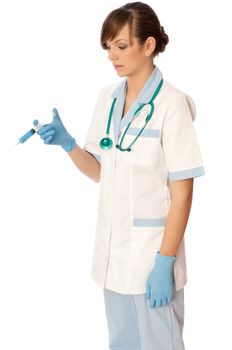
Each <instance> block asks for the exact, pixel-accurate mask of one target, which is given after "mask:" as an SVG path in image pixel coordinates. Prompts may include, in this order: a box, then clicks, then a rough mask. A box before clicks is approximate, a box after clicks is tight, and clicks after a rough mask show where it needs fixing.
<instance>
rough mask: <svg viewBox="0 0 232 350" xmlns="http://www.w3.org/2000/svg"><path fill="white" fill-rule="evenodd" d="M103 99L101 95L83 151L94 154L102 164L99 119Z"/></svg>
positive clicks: (96, 104)
mask: <svg viewBox="0 0 232 350" xmlns="http://www.w3.org/2000/svg"><path fill="white" fill-rule="evenodd" d="M100 105H101V99H100V93H99V94H98V96H97V101H96V103H95V106H94V112H93V115H92V118H91V121H90V125H89V129H88V132H87V135H86V138H85V142H84V146H83V149H84V150H86V151H87V152H89V153H90V154H92V155H93V156H94V157H95V158H96V159H97V161H98V162H99V163H100V162H101V156H100V145H99V128H100V125H99V124H100V123H99V118H100V115H101V108H100Z"/></svg>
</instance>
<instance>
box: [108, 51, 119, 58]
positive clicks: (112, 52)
mask: <svg viewBox="0 0 232 350" xmlns="http://www.w3.org/2000/svg"><path fill="white" fill-rule="evenodd" d="M116 58H117V55H116V53H115V51H114V50H112V49H110V50H109V51H108V59H109V60H110V61H113V60H115V59H116Z"/></svg>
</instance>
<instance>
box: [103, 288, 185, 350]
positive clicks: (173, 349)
mask: <svg viewBox="0 0 232 350" xmlns="http://www.w3.org/2000/svg"><path fill="white" fill-rule="evenodd" d="M103 293H104V302H105V312H106V319H107V325H108V331H109V349H111V350H184V349H185V348H184V342H183V338H182V332H183V326H184V288H183V289H181V290H179V291H178V292H176V291H175V290H174V295H173V299H172V301H171V302H170V303H169V304H167V305H165V306H161V307H159V308H150V307H149V304H148V302H149V301H148V300H146V294H137V295H134V294H120V293H116V292H114V291H112V290H109V289H103Z"/></svg>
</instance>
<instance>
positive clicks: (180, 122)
mask: <svg viewBox="0 0 232 350" xmlns="http://www.w3.org/2000/svg"><path fill="white" fill-rule="evenodd" d="M161 78H162V73H161V71H160V70H159V68H158V67H157V65H156V66H154V70H153V72H152V74H151V75H150V77H149V79H148V80H147V81H146V83H145V85H144V87H143V89H142V90H141V92H140V94H139V96H138V98H137V99H136V101H135V102H134V103H133V105H132V106H131V107H130V109H129V110H128V112H127V113H126V115H125V116H124V117H123V118H122V119H121V117H122V111H123V106H124V103H125V96H126V89H127V78H125V79H124V80H123V81H122V82H120V83H118V82H117V83H114V84H111V85H108V86H106V87H105V88H103V89H102V90H101V91H100V93H99V95H98V99H97V103H96V105H95V110H94V113H93V117H92V120H91V124H90V127H89V130H88V133H87V136H86V140H85V144H84V147H83V148H84V149H85V150H87V151H88V152H90V153H91V154H93V155H94V156H95V157H96V159H97V160H98V161H99V162H100V163H101V173H100V193H99V205H98V219H97V225H96V233H95V247H94V252H93V259H92V269H91V276H92V278H93V279H94V281H95V282H96V283H97V284H98V285H99V286H100V287H101V288H107V289H110V290H113V291H115V292H118V293H122V294H140V293H146V281H147V278H148V275H149V273H150V271H151V269H152V268H153V267H154V262H155V259H154V258H155V253H156V252H157V251H158V250H159V248H160V246H161V243H162V239H163V233H164V228H165V222H166V217H167V214H168V210H169V207H170V204H171V196H170V187H169V182H170V181H173V180H181V179H187V178H193V177H197V176H201V175H204V174H205V171H204V167H203V162H202V157H201V154H200V150H199V146H198V140H197V136H196V132H195V129H194V124H193V121H194V119H195V115H196V111H195V105H194V102H193V100H192V99H191V98H190V96H188V95H187V94H185V93H184V92H182V91H180V90H179V89H177V88H176V87H174V86H173V85H171V84H170V83H168V82H167V81H166V80H165V79H164V80H163V85H162V87H161V90H160V91H159V93H158V95H157V97H156V98H155V100H154V105H155V109H154V112H153V115H152V118H151V120H150V121H149V122H148V124H147V126H146V128H145V129H144V131H143V133H142V134H141V135H140V137H139V138H138V139H137V141H136V142H135V143H134V145H133V146H132V150H131V152H127V151H124V152H122V151H120V150H118V149H117V148H116V147H115V145H116V143H117V142H118V141H119V140H120V138H121V136H122V134H123V132H124V130H125V128H126V127H127V125H128V122H129V121H131V120H132V119H133V114H134V112H135V110H136V109H137V107H138V106H139V105H140V103H143V102H149V101H150V99H151V97H152V95H153V93H154V91H155V89H156V87H157V86H158V83H159V82H160V79H161ZM113 97H117V102H116V105H115V109H114V113H113V117H112V122H111V128H110V137H111V139H112V140H113V147H112V148H111V149H110V150H102V149H101V147H100V145H99V142H100V140H101V139H102V138H103V137H105V132H106V128H107V123H108V116H109V111H110V108H111V104H112V101H113ZM143 125H144V118H143V116H137V117H136V118H134V120H133V122H132V123H131V126H130V128H129V129H128V133H127V135H126V136H125V138H124V141H123V146H124V147H125V146H128V145H129V144H130V143H131V142H132V141H133V140H134V138H135V136H136V135H137V134H138V132H139V131H140V129H141V127H142V126H143ZM176 257H177V258H176V261H175V263H174V278H175V284H176V290H179V289H181V288H183V287H184V286H185V284H186V282H187V270H186V259H185V247H184V238H183V239H182V241H181V244H180V246H179V249H178V251H177V254H176Z"/></svg>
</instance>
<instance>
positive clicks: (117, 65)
mask: <svg viewBox="0 0 232 350" xmlns="http://www.w3.org/2000/svg"><path fill="white" fill-rule="evenodd" d="M121 67H122V65H119V64H115V65H114V68H115V69H118V68H121Z"/></svg>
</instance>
